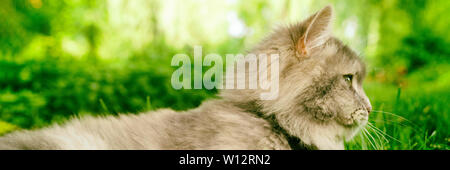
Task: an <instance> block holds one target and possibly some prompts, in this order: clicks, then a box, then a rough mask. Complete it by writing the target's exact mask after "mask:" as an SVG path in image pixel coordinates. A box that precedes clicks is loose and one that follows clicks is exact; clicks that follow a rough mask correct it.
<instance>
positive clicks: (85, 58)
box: [0, 0, 450, 149]
mask: <svg viewBox="0 0 450 170" xmlns="http://www.w3.org/2000/svg"><path fill="white" fill-rule="evenodd" d="M327 4H332V5H333V6H334V7H335V12H336V22H335V25H334V27H335V35H336V36H337V37H338V38H340V39H342V40H343V41H344V42H345V43H347V44H349V45H350V46H352V47H354V48H356V50H357V51H359V52H361V54H362V57H364V59H365V60H366V61H367V63H368V65H369V75H368V78H367V81H366V85H365V89H366V91H367V93H368V96H369V98H371V101H372V103H373V106H374V109H375V110H377V112H374V113H373V114H371V119H370V120H371V122H372V124H373V125H375V126H376V127H378V128H379V130H380V131H381V132H384V133H385V135H384V136H385V137H386V135H387V137H386V138H388V141H389V142H387V141H386V140H384V139H383V137H377V135H378V136H379V135H380V134H379V133H376V132H373V131H374V130H373V129H369V131H370V133H369V134H372V135H373V138H371V137H370V136H366V137H364V136H362V135H363V134H362V135H361V137H362V138H364V140H359V138H358V137H357V138H356V139H355V140H354V141H351V142H350V143H349V144H347V148H348V149H449V148H450V144H449V143H450V130H449V120H450V118H449V112H448V110H449V107H448V103H450V97H449V96H450V90H449V89H448V87H449V86H450V72H449V70H450V62H449V56H450V49H449V48H448V47H449V46H450V32H448V30H450V22H449V19H448V17H446V16H447V15H448V14H449V12H448V9H449V8H450V1H447V0H433V1H426V0H415V1H409V0H351V1H337V0H323V1H312V0H304V1H294V0H281V1H279V0H270V1H262V0H248V1H234V0H226V1H201V2H199V1H192V0H188V1H185V0H183V1H182V0H173V1H157V0H133V1H127V0H109V1H108V0H96V1H90V0H68V1H57V0H2V1H0V21H1V22H0V120H3V121H4V122H0V133H3V132H7V131H11V130H13V129H15V128H16V126H18V127H21V128H36V127H42V126H45V125H48V124H50V123H52V122H61V121H63V120H66V119H68V118H69V117H71V116H74V115H77V114H81V113H89V114H118V113H139V112H142V111H147V110H152V109H156V108H162V107H171V108H174V109H177V110H183V109H189V108H193V107H196V106H198V105H199V104H200V103H201V102H202V101H203V100H205V99H207V98H211V97H214V95H215V94H216V93H217V91H216V90H211V91H208V90H180V91H177V90H174V89H173V88H172V87H171V85H170V76H171V74H172V72H173V70H174V69H175V68H173V67H171V66H170V61H171V57H172V56H173V55H174V54H177V53H186V54H188V55H192V50H193V48H192V47H193V46H194V45H202V46H203V49H204V52H203V53H204V54H205V53H210V52H214V53H219V54H227V53H237V52H243V51H245V50H246V49H248V48H249V47H251V46H252V45H254V44H255V43H257V42H258V41H259V40H260V39H261V38H263V37H264V35H266V34H267V33H269V32H270V30H271V29H272V28H273V27H275V26H277V25H280V24H283V23H289V22H295V21H299V20H301V19H304V18H305V17H307V16H308V15H310V14H311V13H312V12H314V11H316V10H318V9H320V8H321V7H323V6H324V5H327ZM381 132H380V133H381ZM389 136H390V137H392V138H390V137H389ZM371 141H372V142H371Z"/></svg>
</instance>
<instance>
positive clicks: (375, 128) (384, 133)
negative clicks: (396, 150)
mask: <svg viewBox="0 0 450 170" xmlns="http://www.w3.org/2000/svg"><path fill="white" fill-rule="evenodd" d="M368 125H369V126H371V127H372V128H374V130H377V131H378V132H380V133H382V134H383V135H385V136H387V137H389V138H391V139H394V140H395V141H397V142H399V143H402V142H401V141H400V140H398V139H396V138H394V137H392V136H391V135H389V134H387V133H386V132H384V131H382V130H380V129H378V128H377V127H376V126H374V125H372V124H368Z"/></svg>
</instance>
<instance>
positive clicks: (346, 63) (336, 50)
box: [322, 37, 365, 75]
mask: <svg viewBox="0 0 450 170" xmlns="http://www.w3.org/2000/svg"><path fill="white" fill-rule="evenodd" d="M322 50H323V52H324V53H323V55H324V57H325V61H326V62H325V64H326V65H327V66H329V67H330V69H334V71H336V72H339V73H343V74H346V73H351V74H362V75H364V74H365V64H364V63H363V62H362V60H361V58H360V57H359V55H358V54H357V53H356V52H355V51H353V50H352V49H351V48H350V47H348V46H347V45H345V44H343V43H342V42H341V41H339V40H338V39H336V38H334V37H332V38H330V40H329V41H328V42H327V43H326V45H325V46H324V47H323V49H322Z"/></svg>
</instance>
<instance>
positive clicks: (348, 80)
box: [344, 74, 353, 83]
mask: <svg viewBox="0 0 450 170" xmlns="http://www.w3.org/2000/svg"><path fill="white" fill-rule="evenodd" d="M344 80H345V81H346V82H349V83H351V82H352V81H353V75H351V74H346V75H344Z"/></svg>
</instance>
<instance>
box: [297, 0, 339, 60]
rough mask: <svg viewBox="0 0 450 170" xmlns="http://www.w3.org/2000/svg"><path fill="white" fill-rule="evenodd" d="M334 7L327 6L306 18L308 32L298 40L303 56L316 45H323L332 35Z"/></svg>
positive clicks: (298, 46) (298, 48)
mask: <svg viewBox="0 0 450 170" xmlns="http://www.w3.org/2000/svg"><path fill="white" fill-rule="evenodd" d="M332 18H333V8H332V7H331V6H326V7H325V8H323V9H322V10H320V11H319V12H317V13H316V14H314V15H312V16H310V17H309V18H308V19H306V20H305V22H304V24H305V25H306V26H307V29H306V32H305V33H304V34H303V35H302V36H301V37H300V38H299V40H298V42H297V50H298V52H299V53H300V54H302V55H303V56H307V55H308V54H310V52H311V50H312V49H313V48H315V47H318V46H321V45H323V44H324V43H325V42H326V41H327V40H328V39H329V38H330V36H331V25H332V24H331V23H332Z"/></svg>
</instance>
